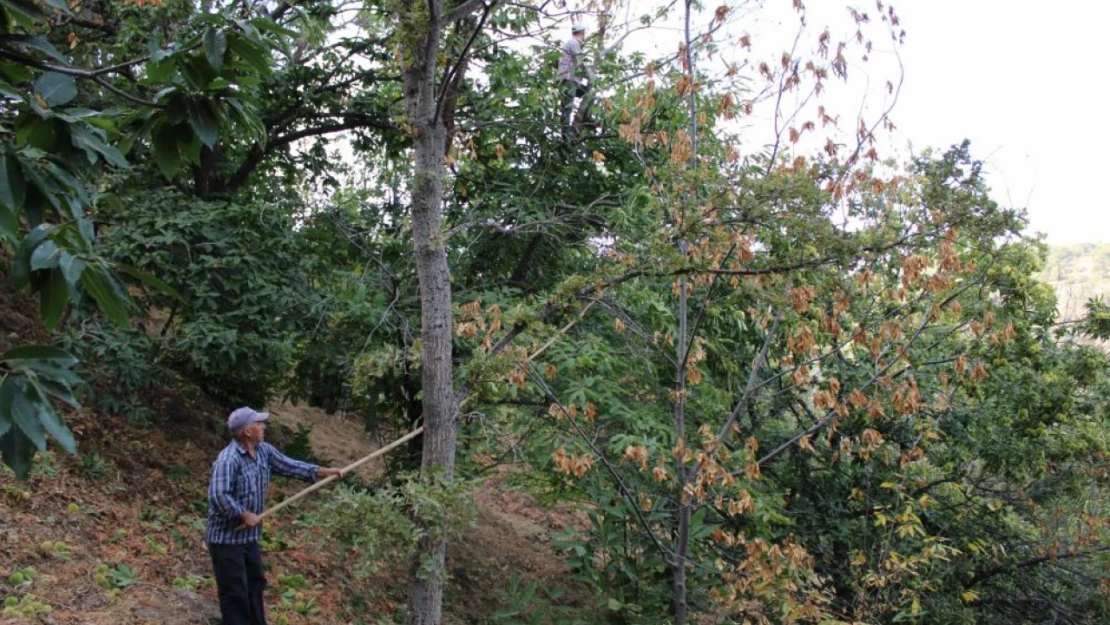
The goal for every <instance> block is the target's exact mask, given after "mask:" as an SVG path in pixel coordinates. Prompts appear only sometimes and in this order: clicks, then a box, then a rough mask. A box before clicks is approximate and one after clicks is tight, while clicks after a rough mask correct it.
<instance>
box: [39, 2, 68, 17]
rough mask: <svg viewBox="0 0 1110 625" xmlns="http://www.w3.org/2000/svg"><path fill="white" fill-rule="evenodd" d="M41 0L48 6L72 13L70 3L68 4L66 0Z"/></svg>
mask: <svg viewBox="0 0 1110 625" xmlns="http://www.w3.org/2000/svg"><path fill="white" fill-rule="evenodd" d="M39 1H40V2H42V3H43V4H45V5H46V6H48V7H51V8H54V9H58V10H59V11H61V12H62V13H66V14H70V10H69V5H67V4H66V3H65V0H39Z"/></svg>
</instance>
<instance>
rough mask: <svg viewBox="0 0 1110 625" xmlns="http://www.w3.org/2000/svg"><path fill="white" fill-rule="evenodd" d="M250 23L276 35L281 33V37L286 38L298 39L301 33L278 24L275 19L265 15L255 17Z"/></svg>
mask: <svg viewBox="0 0 1110 625" xmlns="http://www.w3.org/2000/svg"><path fill="white" fill-rule="evenodd" d="M250 23H251V25H252V26H254V27H255V28H258V29H260V30H267V31H270V32H271V33H274V34H275V35H279V36H281V37H286V38H289V39H296V38H297V37H299V36H300V34H299V33H297V31H295V30H290V29H288V28H286V27H284V26H282V25H281V24H278V23H277V22H275V21H274V20H271V19H267V18H265V17H257V18H255V19H253V20H251V22H250Z"/></svg>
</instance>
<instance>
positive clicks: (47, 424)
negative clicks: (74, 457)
mask: <svg viewBox="0 0 1110 625" xmlns="http://www.w3.org/2000/svg"><path fill="white" fill-rule="evenodd" d="M28 390H29V391H30V392H28V394H27V396H28V399H32V398H36V399H37V401H33V402H31V404H32V405H33V406H34V407H35V408H36V409H37V412H38V419H39V422H40V423H41V424H42V426H43V428H45V429H46V432H47V433H48V434H50V436H51V437H52V438H53V439H54V441H55V442H56V443H58V444H59V445H61V446H62V449H64V450H66V451H68V452H69V453H71V454H72V453H74V452H76V451H77V441H76V440H74V439H73V433H72V432H70V431H69V428H67V427H66V425H65V423H63V422H62V419H61V417H60V416H58V411H57V410H55V409H54V406H53V405H52V404H51V403H50V399H49V398H47V397H46V395H45V394H44V393H43V392H42V390H40V389H39V388H38V386H37V385H35V386H34V387H33V389H28ZM16 401H18V399H17V400H16Z"/></svg>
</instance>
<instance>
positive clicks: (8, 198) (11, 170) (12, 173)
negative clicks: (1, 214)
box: [0, 154, 27, 213]
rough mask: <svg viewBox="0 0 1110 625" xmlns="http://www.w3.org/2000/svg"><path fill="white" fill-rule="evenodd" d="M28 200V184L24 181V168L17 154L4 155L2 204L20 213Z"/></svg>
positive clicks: (1, 163) (0, 187)
mask: <svg viewBox="0 0 1110 625" xmlns="http://www.w3.org/2000/svg"><path fill="white" fill-rule="evenodd" d="M26 198H27V183H26V181H24V179H23V168H22V167H20V166H19V159H18V158H16V156H15V154H4V155H3V158H0V204H3V205H4V206H6V207H8V208H9V209H11V210H12V211H13V212H16V213H18V211H19V209H21V208H23V200H25V199H26Z"/></svg>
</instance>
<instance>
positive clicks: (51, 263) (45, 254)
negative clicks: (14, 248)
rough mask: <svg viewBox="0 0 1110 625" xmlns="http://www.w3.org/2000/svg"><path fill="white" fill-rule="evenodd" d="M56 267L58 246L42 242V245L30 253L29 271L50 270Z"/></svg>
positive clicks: (51, 242) (50, 242)
mask: <svg viewBox="0 0 1110 625" xmlns="http://www.w3.org/2000/svg"><path fill="white" fill-rule="evenodd" d="M57 266H58V244H57V243H55V242H53V241H43V242H42V245H39V246H38V247H36V248H35V251H33V252H31V271H38V270H40V269H52V268H54V267H57Z"/></svg>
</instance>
